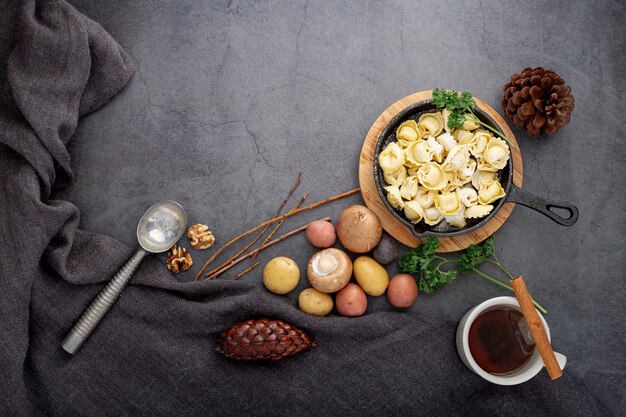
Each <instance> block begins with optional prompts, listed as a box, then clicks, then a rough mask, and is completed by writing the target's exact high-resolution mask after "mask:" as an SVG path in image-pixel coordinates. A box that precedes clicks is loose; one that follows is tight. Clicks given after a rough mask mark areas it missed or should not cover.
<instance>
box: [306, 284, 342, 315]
mask: <svg viewBox="0 0 626 417" xmlns="http://www.w3.org/2000/svg"><path fill="white" fill-rule="evenodd" d="M298 306H299V307H300V310H302V311H303V312H305V313H307V314H311V315H313V316H325V315H327V314H328V313H330V311H331V310H332V309H333V297H331V296H330V295H328V294H326V293H325V292H321V291H318V290H316V289H315V288H307V289H306V290H304V291H302V292H301V293H300V295H299V296H298Z"/></svg>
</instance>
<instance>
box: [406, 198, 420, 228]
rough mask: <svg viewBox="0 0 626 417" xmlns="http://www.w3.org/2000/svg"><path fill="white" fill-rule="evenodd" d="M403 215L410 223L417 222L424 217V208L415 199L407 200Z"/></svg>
mask: <svg viewBox="0 0 626 417" xmlns="http://www.w3.org/2000/svg"><path fill="white" fill-rule="evenodd" d="M404 215H405V216H406V218H407V219H409V221H410V222H411V223H419V222H421V221H422V219H423V218H424V209H423V208H422V206H420V203H418V202H417V201H415V200H411V201H407V202H406V203H405V204H404Z"/></svg>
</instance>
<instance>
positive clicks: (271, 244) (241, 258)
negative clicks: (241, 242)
mask: <svg viewBox="0 0 626 417" xmlns="http://www.w3.org/2000/svg"><path fill="white" fill-rule="evenodd" d="M320 220H323V221H327V222H329V221H330V220H331V218H330V217H324V218H323V219H320ZM308 225H309V223H307V224H305V225H304V226H300V227H298V228H297V229H294V230H292V231H291V232H289V233H285V234H284V235H281V236H279V237H277V238H276V239H274V240H271V241H269V242H267V243H266V244H265V245H263V246H260V247H258V248H256V249H255V250H253V251H250V252H248V253H246V254H245V255H243V256H241V257H239V258H237V259H235V260H233V261H232V262H231V263H230V264H228V265H226V266H225V267H224V268H222V269H220V270H219V271H217V272H215V273H214V274H213V275H208V274H207V275H208V276H207V278H206V279H215V278H217V277H218V276H220V275H221V274H223V273H224V272H226V271H228V270H229V269H230V268H232V267H233V266H235V265H237V264H238V263H240V262H242V261H245V260H246V259H248V258H250V257H251V256H254V255H255V254H256V253H259V252H261V251H262V250H264V249H267V248H269V247H270V246H273V245H275V244H277V243H278V242H280V241H282V240H285V239H287V238H288V237H291V236H293V235H296V234H298V233H302V232H304V231H305V230H306V228H307V226H308Z"/></svg>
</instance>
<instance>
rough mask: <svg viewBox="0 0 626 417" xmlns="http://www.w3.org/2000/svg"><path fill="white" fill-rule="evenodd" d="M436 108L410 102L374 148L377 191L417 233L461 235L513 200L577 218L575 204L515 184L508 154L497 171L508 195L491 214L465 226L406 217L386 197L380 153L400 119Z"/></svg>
mask: <svg viewBox="0 0 626 417" xmlns="http://www.w3.org/2000/svg"><path fill="white" fill-rule="evenodd" d="M433 110H438V109H437V108H436V107H435V106H434V105H433V104H432V99H428V100H424V101H420V102H418V103H415V104H412V105H411V106H409V107H407V108H405V109H404V110H402V111H401V112H400V113H398V114H397V115H396V116H395V117H394V118H393V119H391V121H390V122H389V123H388V124H387V126H386V127H385V129H384V130H383V131H382V133H381V134H380V137H379V138H378V142H377V143H376V149H375V150H374V181H375V182H376V188H377V189H378V194H379V195H380V198H381V200H382V201H383V203H384V204H385V206H386V207H387V209H388V210H389V211H390V212H391V213H392V214H393V215H394V216H395V217H396V218H397V219H398V220H400V221H401V222H402V223H403V224H405V225H406V226H407V227H408V228H409V229H410V230H411V231H412V232H413V234H414V235H415V237H418V238H422V237H427V236H435V237H452V236H459V235H463V234H465V233H470V232H472V231H474V230H476V229H478V228H479V227H481V226H483V225H485V224H486V223H487V222H488V221H489V220H491V218H492V217H493V216H495V214H496V213H497V212H498V210H500V208H502V205H503V204H504V203H505V202H507V201H511V202H513V203H517V204H521V205H523V206H526V207H530V208H531V209H533V210H536V211H538V212H540V213H542V214H544V215H545V216H548V217H549V218H551V219H552V220H554V221H555V222H557V223H559V224H561V225H563V226H571V225H573V224H574V223H576V221H577V220H578V209H577V208H576V206H574V205H573V204H570V203H567V202H565V201H554V200H548V199H546V198H543V197H538V196H536V195H533V194H530V193H528V192H526V191H524V190H522V189H521V188H519V187H517V186H515V185H514V184H513V158H512V157H511V158H509V162H508V163H507V165H506V167H504V169H503V170H501V171H500V172H499V174H498V179H499V180H500V184H501V185H502V188H504V191H505V192H506V194H505V196H504V197H503V198H501V199H500V200H498V201H496V202H495V207H494V208H493V210H492V211H491V213H489V215H487V216H485V217H482V218H480V219H467V226H466V227H465V228H464V229H458V228H456V227H454V226H450V225H448V224H446V223H445V222H441V223H439V224H437V225H435V226H429V225H427V224H424V223H423V222H420V223H418V224H411V223H410V222H409V221H408V220H407V219H406V217H404V213H403V212H402V211H401V210H396V209H394V208H393V207H391V205H390V204H389V202H388V201H387V195H386V192H385V190H384V189H383V187H384V186H386V185H387V184H386V183H385V180H384V179H383V172H382V169H381V168H380V166H379V165H378V154H379V153H380V152H381V151H382V150H383V149H384V148H385V146H387V144H388V143H389V142H395V141H396V128H397V127H398V126H399V125H400V123H402V122H405V121H407V120H411V119H412V120H415V121H416V122H417V119H419V117H420V116H421V115H422V114H424V113H428V112H431V111H433ZM474 113H475V114H476V116H477V117H478V118H479V119H480V120H481V121H482V122H483V123H486V124H488V125H489V126H491V127H493V128H494V129H496V130H498V131H500V129H499V127H498V125H497V124H496V123H495V122H494V121H493V119H492V118H491V117H489V115H487V114H486V113H485V112H483V111H482V110H481V109H480V108H478V107H476V109H475V111H474ZM553 208H558V209H563V210H566V211H567V212H568V213H569V217H567V218H565V217H562V216H560V215H559V214H557V213H555V212H554V211H552V209H553Z"/></svg>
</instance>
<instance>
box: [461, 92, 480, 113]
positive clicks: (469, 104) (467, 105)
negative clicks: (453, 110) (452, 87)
mask: <svg viewBox="0 0 626 417" xmlns="http://www.w3.org/2000/svg"><path fill="white" fill-rule="evenodd" d="M457 102H458V107H459V108H460V109H461V110H464V111H466V112H471V111H472V110H474V108H476V102H475V101H474V97H473V96H472V93H468V92H467V91H464V92H462V93H461V95H460V96H459V97H458V99H457Z"/></svg>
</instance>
